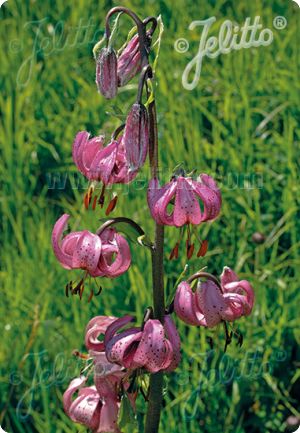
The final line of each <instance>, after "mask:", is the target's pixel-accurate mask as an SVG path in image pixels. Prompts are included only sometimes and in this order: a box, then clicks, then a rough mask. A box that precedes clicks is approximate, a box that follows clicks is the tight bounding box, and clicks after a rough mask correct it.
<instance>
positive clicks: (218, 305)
mask: <svg viewBox="0 0 300 433" xmlns="http://www.w3.org/2000/svg"><path fill="white" fill-rule="evenodd" d="M195 293H196V296H197V303H198V305H199V307H200V308H201V310H202V311H203V314H204V317H205V320H206V323H207V326H208V327H209V328H212V327H214V326H215V325H217V324H218V323H220V322H221V320H222V314H223V313H224V311H225V310H226V308H227V304H226V301H225V299H224V297H223V295H222V293H221V291H220V289H219V287H218V286H217V285H216V284H215V283H214V282H213V281H211V280H207V281H205V282H203V283H201V284H199V285H198V286H197V289H196V292H195Z"/></svg>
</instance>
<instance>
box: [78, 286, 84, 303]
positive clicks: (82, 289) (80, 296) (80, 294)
mask: <svg viewBox="0 0 300 433" xmlns="http://www.w3.org/2000/svg"><path fill="white" fill-rule="evenodd" d="M83 291H84V283H83V281H82V284H81V285H80V287H79V298H80V300H81V299H82V295H83Z"/></svg>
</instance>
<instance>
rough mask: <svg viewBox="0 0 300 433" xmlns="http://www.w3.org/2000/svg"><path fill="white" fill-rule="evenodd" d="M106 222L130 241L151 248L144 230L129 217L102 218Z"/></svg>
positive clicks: (151, 245)
mask: <svg viewBox="0 0 300 433" xmlns="http://www.w3.org/2000/svg"><path fill="white" fill-rule="evenodd" d="M102 221H103V222H104V224H105V223H107V224H108V227H115V228H116V230H117V231H118V232H121V233H123V234H125V235H126V237H127V238H128V239H129V240H131V241H132V242H135V243H138V244H139V245H142V246H145V247H148V248H152V247H153V244H152V242H151V240H150V239H149V238H148V236H147V235H146V234H145V232H144V230H143V229H142V228H141V227H140V226H139V225H138V224H137V223H136V222H134V221H133V220H130V219H129V218H123V217H119V218H112V219H110V220H102Z"/></svg>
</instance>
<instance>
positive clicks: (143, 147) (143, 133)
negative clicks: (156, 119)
mask: <svg viewBox="0 0 300 433" xmlns="http://www.w3.org/2000/svg"><path fill="white" fill-rule="evenodd" d="M123 144H124V147H125V152H126V160H127V163H128V165H129V169H130V171H136V170H138V169H139V168H140V167H142V165H143V164H144V162H145V160H146V156H147V151H148V145H149V118H148V112H147V109H146V107H145V106H144V105H143V104H140V103H138V102H137V103H135V104H133V106H132V107H131V110H130V112H129V114H128V116H127V119H126V126H125V131H124V136H123Z"/></svg>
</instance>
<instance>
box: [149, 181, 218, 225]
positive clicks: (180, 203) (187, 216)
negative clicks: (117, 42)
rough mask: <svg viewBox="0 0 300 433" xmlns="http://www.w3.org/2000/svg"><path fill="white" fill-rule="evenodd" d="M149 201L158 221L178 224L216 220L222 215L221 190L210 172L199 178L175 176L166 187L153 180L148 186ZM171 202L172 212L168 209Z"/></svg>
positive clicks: (163, 223)
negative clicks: (209, 174)
mask: <svg viewBox="0 0 300 433" xmlns="http://www.w3.org/2000/svg"><path fill="white" fill-rule="evenodd" d="M199 201H200V203H201V204H202V208H203V209H201V206H200V205H199ZM148 204H149V208H150V211H151V215H152V217H153V218H154V219H155V221H156V222H157V223H158V224H162V225H169V226H175V227H181V226H183V225H185V224H193V225H198V224H200V223H202V222H204V221H211V220H214V219H215V218H216V217H217V216H218V215H219V212H220V208H221V193H220V190H219V189H218V187H217V184H216V183H215V181H214V180H213V179H212V178H211V177H210V176H208V175H207V174H200V176H199V177H198V178H197V180H193V179H192V178H191V177H184V176H182V175H179V176H174V177H173V179H172V180H171V182H169V183H167V184H166V185H164V186H163V187H160V186H159V182H158V180H157V179H152V180H151V181H150V183H149V188H148ZM170 204H171V205H173V209H172V210H171V211H169V210H168V206H169V205H170Z"/></svg>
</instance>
